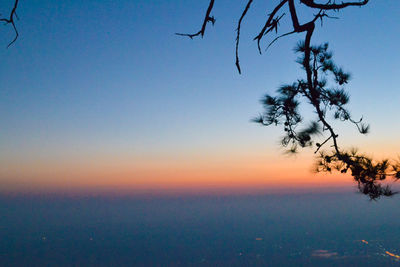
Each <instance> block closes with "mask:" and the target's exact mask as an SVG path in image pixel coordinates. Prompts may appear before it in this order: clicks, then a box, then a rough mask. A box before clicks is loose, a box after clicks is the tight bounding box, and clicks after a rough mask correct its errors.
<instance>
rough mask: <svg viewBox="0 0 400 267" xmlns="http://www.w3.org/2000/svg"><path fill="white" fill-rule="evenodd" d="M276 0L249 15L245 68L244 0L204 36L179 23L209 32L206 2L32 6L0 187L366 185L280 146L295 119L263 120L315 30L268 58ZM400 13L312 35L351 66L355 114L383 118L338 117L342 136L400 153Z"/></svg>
mask: <svg viewBox="0 0 400 267" xmlns="http://www.w3.org/2000/svg"><path fill="white" fill-rule="evenodd" d="M8 2H10V3H11V2H12V1H8ZM276 2H277V1H254V5H253V8H252V9H251V10H250V12H249V14H248V16H247V17H246V18H245V20H244V22H243V26H242V37H241V45H240V56H241V67H242V75H239V74H238V73H237V71H236V69H235V65H234V59H235V58H234V48H235V47H234V45H235V44H234V40H235V28H236V24H237V20H238V18H239V16H240V14H241V11H242V9H243V8H244V5H245V3H244V2H243V3H242V2H240V3H239V2H237V3H236V2H235V3H234V4H233V3H232V2H231V1H227V0H217V1H216V3H215V7H214V11H213V15H214V16H215V17H216V18H217V22H216V24H215V26H214V27H211V25H209V26H208V28H207V31H206V34H205V36H204V38H203V39H201V38H197V39H194V40H190V39H188V38H184V37H179V36H177V35H175V33H176V32H195V31H197V30H198V29H199V27H200V25H201V23H202V19H203V16H204V12H205V9H206V8H207V4H208V1H205V0H204V1H150V0H147V1H144V0H143V1H141V0H136V1H123V0H121V1H99V0H97V1H83V2H82V1H73V0H71V1H50V0H41V1H23V2H20V6H19V8H18V16H19V18H20V19H19V20H18V21H17V27H18V30H19V33H20V37H19V39H18V40H17V42H16V43H15V44H14V45H12V46H11V47H10V48H8V49H7V48H6V46H7V44H8V42H9V41H10V40H12V38H13V32H12V30H11V28H9V27H2V28H1V30H2V31H1V34H0V35H1V36H0V58H1V62H2V63H1V64H0V114H1V116H0V124H1V131H0V191H1V192H52V191H57V192H111V191H113V192H177V191H179V192H214V191H221V192H222V191H229V192H231V191H240V192H242V191H243V192H244V191H246V190H247V191H254V190H256V191H257V190H279V189H280V188H281V189H282V188H283V189H287V188H294V189H296V188H304V187H315V186H316V187H324V186H325V187H341V186H350V185H353V184H352V181H351V178H350V177H347V176H341V175H337V174H333V175H321V174H319V175H316V174H313V173H312V171H311V169H312V164H313V157H314V155H313V150H312V149H304V150H303V151H302V152H301V153H300V154H298V155H296V156H291V157H289V156H287V155H285V154H284V153H283V152H284V151H283V149H282V148H281V147H280V146H279V138H280V136H281V135H282V132H281V131H282V129H280V128H277V127H260V126H259V125H256V124H254V123H251V122H250V119H251V118H252V117H254V116H256V115H257V114H259V112H261V111H262V106H261V105H260V103H259V99H260V98H261V97H262V96H263V95H264V94H265V93H272V92H274V91H275V89H276V88H277V87H278V86H279V85H281V84H282V83H291V82H292V81H294V80H296V79H297V78H298V77H301V76H302V72H301V70H300V69H299V68H298V65H297V64H296V63H295V62H294V60H295V59H296V55H294V53H293V51H292V48H293V47H294V45H295V44H296V43H297V41H298V40H300V38H302V35H293V36H290V37H287V38H285V39H281V40H279V41H278V42H276V43H275V44H274V45H273V46H272V47H271V48H270V49H269V50H268V51H266V52H264V53H263V54H262V55H259V54H258V51H257V48H256V43H255V42H254V41H252V38H253V37H254V36H255V35H256V34H257V33H258V31H259V30H260V28H261V26H262V25H263V23H264V20H265V16H266V14H268V13H269V12H270V11H271V9H272V8H273V6H274V4H276ZM5 7H6V5H5V4H2V6H1V13H2V14H4V13H6V10H7V9H6V8H5ZM399 12H400V2H399V1H396V0H387V1H377V0H375V1H374V0H372V1H371V3H370V4H368V5H367V6H365V7H363V8H348V9H347V10H345V11H343V12H340V13H338V14H336V15H337V16H339V17H340V19H338V20H336V19H331V20H325V21H324V24H323V26H322V28H321V26H320V25H319V26H318V28H317V30H316V32H315V34H314V37H313V41H314V43H317V44H318V43H322V42H326V41H328V42H329V43H330V47H331V49H332V51H333V52H334V59H335V60H336V62H337V63H338V65H341V66H343V67H344V68H345V69H346V70H349V71H350V72H351V73H352V77H353V79H352V80H351V82H350V83H349V86H348V87H347V88H348V90H349V93H350V96H351V100H350V106H349V107H350V110H351V111H352V114H353V115H354V116H355V117H361V116H363V118H364V120H365V121H367V122H369V123H370V124H371V133H370V134H369V135H367V136H361V135H359V134H358V133H357V130H356V129H355V128H354V127H353V126H352V125H346V124H338V125H337V128H338V130H339V133H340V142H341V144H342V146H343V147H349V146H356V147H359V148H360V150H361V151H365V152H367V153H368V154H370V155H373V156H376V157H378V158H381V157H396V156H397V152H398V151H399V150H400V144H399V142H398V133H399V130H400V124H399V123H398V119H397V116H398V114H399V112H400V107H399V105H398V103H399V101H400V90H398V84H399V77H400V68H399V67H398V62H399V61H400V55H399V53H397V51H398V44H399V43H400V27H399V24H400V21H399V19H398V14H399ZM308 15H310V14H308ZM286 19H287V18H286ZM301 19H305V18H304V17H301ZM281 27H282V28H281V30H282V32H284V30H285V29H289V27H290V24H289V23H288V21H287V20H286V21H282V25H281ZM271 37H272V36H271ZM271 37H270V38H271ZM270 40H271V39H270ZM266 44H267V41H265V43H264V44H263V45H264V47H265V46H266ZM1 46H2V47H3V48H1Z"/></svg>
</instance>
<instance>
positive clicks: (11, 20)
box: [0, 0, 19, 47]
mask: <svg viewBox="0 0 400 267" xmlns="http://www.w3.org/2000/svg"><path fill="white" fill-rule="evenodd" d="M17 8H18V0H14V5H13V6H12V8H11V11H10V12H9V14H7V16H6V17H2V15H1V14H0V21H2V22H4V24H5V25H11V26H12V27H13V30H14V32H15V36H14V39H12V40H11V42H10V43H9V44H8V45H7V47H10V45H12V44H13V43H15V41H17V39H18V36H19V34H18V30H17V27H16V26H15V19H18V15H17Z"/></svg>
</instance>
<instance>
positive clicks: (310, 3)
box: [300, 0, 369, 10]
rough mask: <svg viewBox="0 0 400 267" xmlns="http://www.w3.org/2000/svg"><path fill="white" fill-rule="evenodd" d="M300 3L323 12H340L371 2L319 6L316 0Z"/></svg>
mask: <svg viewBox="0 0 400 267" xmlns="http://www.w3.org/2000/svg"><path fill="white" fill-rule="evenodd" d="M300 2H301V3H303V4H305V5H306V6H308V7H312V8H319V9H323V10H339V9H343V8H346V7H349V6H364V5H366V4H368V2H369V0H364V1H358V2H342V3H340V4H319V3H315V1H314V0H300Z"/></svg>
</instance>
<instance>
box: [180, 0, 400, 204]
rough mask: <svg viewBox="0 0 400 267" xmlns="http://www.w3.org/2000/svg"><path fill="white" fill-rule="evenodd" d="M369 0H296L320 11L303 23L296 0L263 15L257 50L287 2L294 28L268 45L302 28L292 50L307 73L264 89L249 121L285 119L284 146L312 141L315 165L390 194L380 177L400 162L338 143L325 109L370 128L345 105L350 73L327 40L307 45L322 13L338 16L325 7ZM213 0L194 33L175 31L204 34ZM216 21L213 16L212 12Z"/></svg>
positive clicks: (397, 169)
mask: <svg viewBox="0 0 400 267" xmlns="http://www.w3.org/2000/svg"><path fill="white" fill-rule="evenodd" d="M252 2H253V1H252V0H248V2H247V4H246V6H245V8H244V10H243V12H242V14H241V16H240V18H239V22H238V26H237V35H236V49H235V50H236V53H235V57H236V63H235V65H236V67H237V69H238V72H239V73H241V68H240V64H239V55H238V54H239V53H238V51H239V40H240V33H241V32H240V28H241V24H242V21H243V19H244V17H245V16H246V14H247V13H248V10H249V9H250V7H251V4H252ZM368 2H369V1H368V0H363V1H348V2H340V3H336V2H335V1H334V0H328V1H327V2H326V3H317V2H316V1H314V0H300V4H303V5H305V6H306V7H308V8H310V9H317V10H318V12H317V13H316V14H315V15H314V16H313V18H312V19H311V20H309V21H306V22H305V23H300V21H299V18H298V14H297V10H296V4H295V2H294V0H281V1H280V2H279V3H278V4H277V5H276V6H275V7H274V8H273V10H272V12H271V13H270V14H269V15H268V16H267V19H266V22H265V24H264V26H263V27H262V29H261V31H260V32H259V34H258V35H257V36H256V37H255V38H254V40H256V41H257V48H258V50H259V52H260V53H261V45H260V43H261V41H262V39H263V38H264V37H265V36H266V35H267V34H269V33H271V32H275V34H277V33H278V29H279V23H280V21H281V19H282V18H283V17H284V15H285V13H281V14H278V13H279V12H280V11H281V9H282V8H283V7H284V6H285V5H287V6H288V9H289V12H290V19H291V24H292V30H291V31H289V32H287V33H284V34H281V35H279V36H277V37H276V38H274V39H273V40H272V41H271V42H270V43H269V45H268V46H267V48H268V47H269V46H271V45H272V44H273V43H274V42H275V41H277V40H278V39H280V38H282V37H285V36H288V35H291V34H295V33H303V32H304V33H305V36H304V39H303V41H301V42H300V43H299V44H298V45H297V46H296V49H295V51H296V52H297V53H299V54H300V57H299V58H298V60H297V62H298V63H299V64H300V65H301V66H302V69H303V70H304V71H305V74H306V77H305V78H304V79H299V80H297V81H296V82H294V83H292V84H287V85H282V86H281V87H280V88H279V89H278V90H277V93H278V96H270V95H266V96H265V97H264V98H263V99H262V104H263V106H264V109H265V111H264V113H263V114H261V115H260V116H259V117H257V118H255V119H254V120H253V121H254V122H257V123H260V124H261V125H265V126H268V125H281V124H283V128H284V132H285V136H284V137H283V139H282V140H281V144H282V145H283V146H284V147H289V148H288V151H289V152H292V153H295V152H297V150H298V148H299V147H301V148H303V147H310V146H314V145H315V147H316V150H315V153H319V154H318V160H317V167H316V171H318V172H321V171H322V172H332V171H333V170H337V171H339V172H341V173H347V172H348V171H349V172H350V174H351V175H352V176H353V178H354V180H355V181H356V182H357V183H358V189H359V191H360V192H361V193H363V194H366V195H368V196H369V197H370V198H371V199H377V198H379V197H381V196H392V195H394V194H396V192H393V191H392V190H391V188H390V187H389V186H384V185H383V184H382V183H381V182H382V181H384V180H385V179H386V178H387V177H392V178H394V179H395V180H398V179H400V162H399V161H389V160H386V159H385V160H381V161H375V160H373V159H372V158H370V157H368V156H366V155H364V154H361V153H359V152H358V151H357V150H349V151H347V150H343V149H341V148H340V146H339V144H338V137H339V135H338V134H337V133H336V132H335V130H334V128H333V127H332V125H331V123H330V122H329V119H328V115H329V114H332V115H333V118H334V119H336V120H341V121H348V122H350V123H352V124H354V125H355V126H356V128H357V130H358V131H359V132H360V133H361V134H366V133H368V131H369V126H368V125H366V124H364V123H363V122H362V118H361V119H359V120H354V119H353V118H352V116H351V115H350V112H349V111H348V110H347V109H346V107H345V105H346V104H347V103H348V101H349V96H348V94H347V92H346V91H345V88H344V86H345V85H346V84H347V83H348V81H349V79H350V74H349V73H347V72H345V71H344V70H343V69H342V68H340V67H338V66H337V65H336V64H335V63H334V62H333V60H332V53H331V52H329V51H328V44H327V43H325V44H323V45H319V46H315V45H311V39H312V36H313V33H314V31H315V26H316V25H315V23H316V22H317V21H320V22H321V23H322V22H323V19H324V18H336V17H333V16H332V15H331V14H330V13H329V12H337V11H339V10H341V9H344V8H347V7H352V6H353V7H355V6H358V7H361V6H364V5H366V4H368ZM213 4H214V1H211V2H210V4H209V7H208V9H207V13H206V16H205V19H204V22H203V27H202V29H201V30H200V31H199V32H198V33H196V34H179V35H185V36H188V37H190V38H193V37H195V36H198V35H200V34H201V36H203V35H204V31H205V25H206V24H207V22H208V21H210V17H209V16H210V12H211V9H212V7H213ZM212 22H213V24H214V22H215V19H214V17H212ZM304 100H306V102H308V103H309V104H311V106H312V107H313V108H314V111H315V113H316V114H317V117H316V119H315V120H314V121H311V123H309V124H308V125H304V123H303V118H302V116H301V115H300V113H299V109H298V106H299V105H300V103H302V102H304ZM324 133H328V135H327V136H326V137H325V138H324V139H323V141H322V142H320V143H318V142H315V141H314V140H315V138H316V137H317V136H320V135H323V134H324ZM328 144H331V147H332V148H333V150H332V151H331V152H329V153H328V152H325V151H323V150H322V147H324V146H327V145H328Z"/></svg>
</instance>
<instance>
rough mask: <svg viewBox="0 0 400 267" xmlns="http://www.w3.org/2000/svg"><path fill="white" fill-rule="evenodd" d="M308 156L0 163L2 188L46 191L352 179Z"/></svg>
mask: <svg viewBox="0 0 400 267" xmlns="http://www.w3.org/2000/svg"><path fill="white" fill-rule="evenodd" d="M312 164H313V162H312V158H311V157H309V158H304V157H303V158H300V157H299V158H295V159H293V158H288V157H285V156H282V155H275V156H274V155H263V156H259V157H256V156H254V155H253V157H246V158H243V157H230V158H225V159H221V158H208V159H205V158H202V159H201V158H200V159H159V160H157V161H156V160H147V161H145V160H136V161H132V162H129V161H128V160H121V159H119V160H118V159H114V160H108V161H106V160H103V161H101V160H99V159H97V160H96V161H93V162H91V163H90V162H89V161H85V162H81V163H79V162H75V163H74V162H69V163H67V162H64V163H63V164H60V163H57V162H53V163H52V164H51V163H49V162H48V161H42V162H40V161H37V162H29V163H24V164H23V165H22V166H23V167H21V166H20V165H12V164H8V165H7V166H8V167H7V168H4V167H3V168H1V169H0V183H1V184H2V188H3V189H2V191H3V192H4V191H7V192H20V191H23V192H30V191H32V192H47V191H61V192H62V191H77V192H79V191H88V192H108V191H110V192H111V191H112V192H175V191H177V192H209V191H210V192H211V191H218V192H224V191H229V192H256V191H266V192H269V191H279V190H285V189H288V188H290V189H291V190H296V188H298V189H302V188H303V189H304V188H318V187H332V188H337V187H344V186H350V185H352V184H353V183H352V179H351V177H349V176H343V175H336V174H332V175H328V174H315V173H313V172H312V170H311V169H312Z"/></svg>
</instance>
